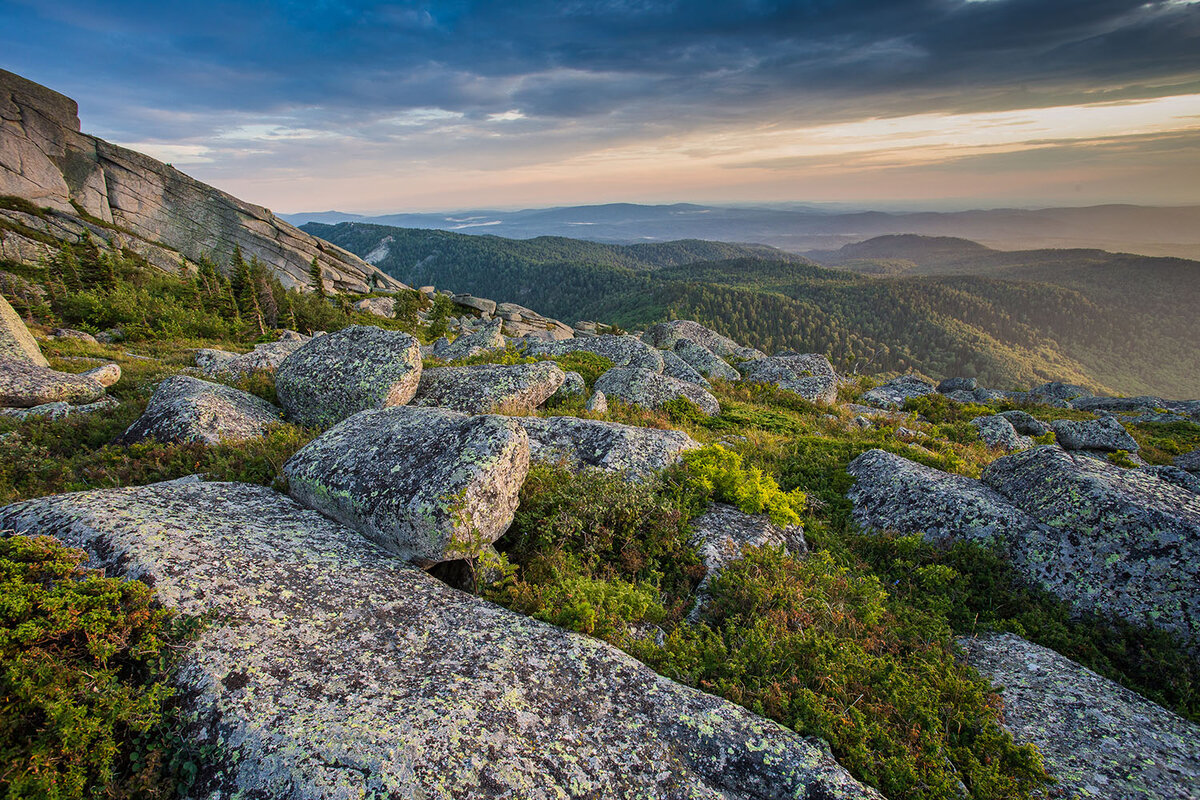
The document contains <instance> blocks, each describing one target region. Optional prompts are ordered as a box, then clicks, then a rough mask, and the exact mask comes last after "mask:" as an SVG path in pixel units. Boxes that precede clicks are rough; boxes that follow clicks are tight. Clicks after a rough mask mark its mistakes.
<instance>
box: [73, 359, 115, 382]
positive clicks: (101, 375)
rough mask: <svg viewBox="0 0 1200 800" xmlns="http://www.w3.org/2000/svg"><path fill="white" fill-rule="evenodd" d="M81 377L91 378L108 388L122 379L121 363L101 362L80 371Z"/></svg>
mask: <svg viewBox="0 0 1200 800" xmlns="http://www.w3.org/2000/svg"><path fill="white" fill-rule="evenodd" d="M79 376H80V377H81V378H91V379H92V380H94V381H95V382H96V383H98V384H100V385H101V386H103V387H105V388H108V387H109V386H112V385H114V384H115V383H116V382H117V381H119V380H121V365H120V364H116V363H109V364H101V365H100V366H98V367H93V368H92V369H89V370H85V371H84V372H81V373H79Z"/></svg>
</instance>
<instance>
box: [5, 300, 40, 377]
mask: <svg viewBox="0 0 1200 800" xmlns="http://www.w3.org/2000/svg"><path fill="white" fill-rule="evenodd" d="M0 358H9V359H13V360H15V361H28V362H29V363H30V364H34V365H35V366H39V367H49V366H50V362H49V361H47V360H46V357H45V356H44V355H42V349H41V348H40V347H38V343H37V341H36V340H35V339H34V338H33V334H31V333H30V332H29V329H28V328H26V327H25V322H24V321H23V320H22V319H21V317H20V316H19V315H18V314H17V312H16V311H14V310H13V307H12V306H10V305H9V304H8V301H7V300H5V299H4V298H3V297H0Z"/></svg>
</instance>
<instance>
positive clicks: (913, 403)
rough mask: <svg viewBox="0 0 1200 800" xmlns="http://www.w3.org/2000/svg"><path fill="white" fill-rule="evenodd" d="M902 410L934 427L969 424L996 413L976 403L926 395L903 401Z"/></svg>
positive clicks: (943, 396) (939, 395)
mask: <svg viewBox="0 0 1200 800" xmlns="http://www.w3.org/2000/svg"><path fill="white" fill-rule="evenodd" d="M904 410H905V411H908V412H910V413H913V414H918V415H920V416H922V417H924V418H925V419H927V420H929V421H930V422H932V423H934V424H935V425H941V424H944V423H955V422H964V423H965V422H970V421H971V420H973V419H975V418H976V417H983V416H987V415H988V414H994V413H996V412H995V410H994V409H991V408H988V407H987V406H982V405H979V404H978V403H960V402H958V401H956V400H951V399H950V398H949V397H946V395H944V394H938V393H937V392H934V393H933V394H927V395H924V396H922V397H910V398H908V399H907V400H905V401H904Z"/></svg>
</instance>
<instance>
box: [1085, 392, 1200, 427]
mask: <svg viewBox="0 0 1200 800" xmlns="http://www.w3.org/2000/svg"><path fill="white" fill-rule="evenodd" d="M1071 408H1075V409H1078V410H1080V411H1094V412H1097V413H1101V414H1108V413H1112V414H1139V415H1142V416H1147V417H1152V416H1156V415H1163V413H1164V412H1166V413H1169V414H1174V415H1177V416H1180V417H1184V418H1187V419H1190V420H1197V421H1200V400H1167V399H1165V398H1162V397H1154V396H1147V395H1143V396H1140V397H1091V396H1087V397H1077V398H1075V399H1074V400H1072V401H1071Z"/></svg>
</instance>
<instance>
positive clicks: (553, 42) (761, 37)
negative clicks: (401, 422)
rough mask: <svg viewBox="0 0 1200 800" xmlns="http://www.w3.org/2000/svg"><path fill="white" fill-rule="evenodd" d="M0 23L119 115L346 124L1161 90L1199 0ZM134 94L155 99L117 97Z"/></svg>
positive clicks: (168, 123)
mask: <svg viewBox="0 0 1200 800" xmlns="http://www.w3.org/2000/svg"><path fill="white" fill-rule="evenodd" d="M0 42H3V43H4V48H3V50H2V51H0V52H4V53H5V55H4V56H3V57H2V58H3V60H4V62H5V63H4V66H6V67H8V68H10V69H15V70H16V71H18V72H23V73H26V74H28V75H30V77H33V78H35V79H38V80H41V81H43V82H46V83H49V84H51V85H54V86H55V87H56V88H60V89H61V90H63V91H65V92H67V93H69V94H74V95H77V96H81V97H87V98H91V99H92V102H91V103H89V105H93V106H94V109H95V110H94V112H93V114H92V117H93V118H94V119H97V120H98V121H99V122H101V124H102V125H103V127H104V128H106V129H108V130H111V131H121V132H123V133H125V134H126V135H127V136H128V135H135V134H137V135H142V136H162V137H167V138H169V137H171V136H172V135H173V133H174V127H175V126H187V128H188V129H189V130H192V131H195V126H196V125H197V124H202V123H203V120H204V116H205V114H208V113H213V112H246V113H249V114H263V113H267V114H279V115H284V116H287V115H293V114H300V113H303V114H306V115H308V116H309V117H310V122H312V121H313V120H315V121H316V122H317V123H318V124H322V125H329V126H336V125H338V124H339V120H342V119H345V118H350V119H353V120H356V121H362V120H363V119H364V118H365V117H371V118H379V117H386V116H388V115H389V114H393V113H395V112H398V111H404V110H406V109H413V108H428V107H436V108H441V109H447V110H450V111H455V112H461V113H463V114H464V115H466V116H467V118H469V119H483V118H485V117H486V116H487V115H489V114H497V113H502V112H504V111H507V110H510V109H514V108H519V109H520V110H521V111H522V113H524V114H525V115H526V117H530V118H534V117H545V118H549V119H608V120H609V121H610V122H611V124H612V125H614V128H615V130H616V132H618V133H619V132H620V131H622V130H629V131H632V130H635V129H636V128H637V127H638V126H640V125H665V126H667V127H670V126H672V125H681V126H682V125H689V124H694V123H695V122H696V121H698V120H714V119H715V120H720V119H736V118H739V117H743V116H746V115H750V116H766V117H771V118H777V119H787V120H797V121H827V120H831V119H837V118H848V117H851V116H855V115H859V116H861V114H862V112H863V109H864V108H869V109H871V110H873V111H874V113H885V114H886V113H899V112H900V111H901V110H903V112H905V113H912V112H915V111H932V110H937V111H956V110H963V109H968V108H969V109H972V110H980V109H988V108H1012V107H1029V106H1033V105H1054V104H1063V103H1071V102H1080V101H1087V100H1091V99H1103V98H1107V97H1123V98H1130V97H1149V96H1155V95H1160V94H1168V93H1175V92H1176V91H1178V90H1179V87H1187V86H1190V87H1192V89H1194V87H1195V85H1196V83H1197V81H1198V79H1200V5H1197V4H1189V3H1179V2H1165V0H1156V1H1154V2H1139V1H1138V0H1053V1H1052V2H1047V0H985V1H982V2H963V1H961V0H894V1H888V2H884V0H859V1H858V2H849V1H847V0H840V1H838V0H812V1H811V2H792V3H785V2H765V1H763V0H759V1H755V0H741V1H740V2H705V3H688V2H674V3H671V2H665V3H660V2H638V1H637V0H617V1H615V2H570V0H567V2H511V1H510V2H466V1H465V0H464V1H463V2H447V3H411V2H393V3H387V2H380V3H334V2H261V1H260V2H239V3H233V2H220V0H218V1H217V2H211V1H209V2H193V1H192V0H176V1H175V2H170V3H163V2H161V0H159V1H158V2H142V1H140V0H136V1H134V2H123V3H103V4H100V3H95V2H94V1H93V2H80V0H55V2H53V3H46V2H44V1H43V0H6V2H5V3H4V4H3V6H2V7H0ZM128 105H136V106H141V107H144V108H153V109H157V110H159V112H160V113H157V114H146V113H142V112H137V111H134V112H133V116H127V117H125V118H122V117H120V116H118V115H116V114H112V113H106V112H105V111H104V110H103V109H106V108H109V109H111V108H122V107H126V106H128ZM162 111H176V112H180V113H182V114H184V115H185V116H184V117H182V118H180V119H173V118H172V117H171V116H170V115H169V114H163V113H161V112H162Z"/></svg>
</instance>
